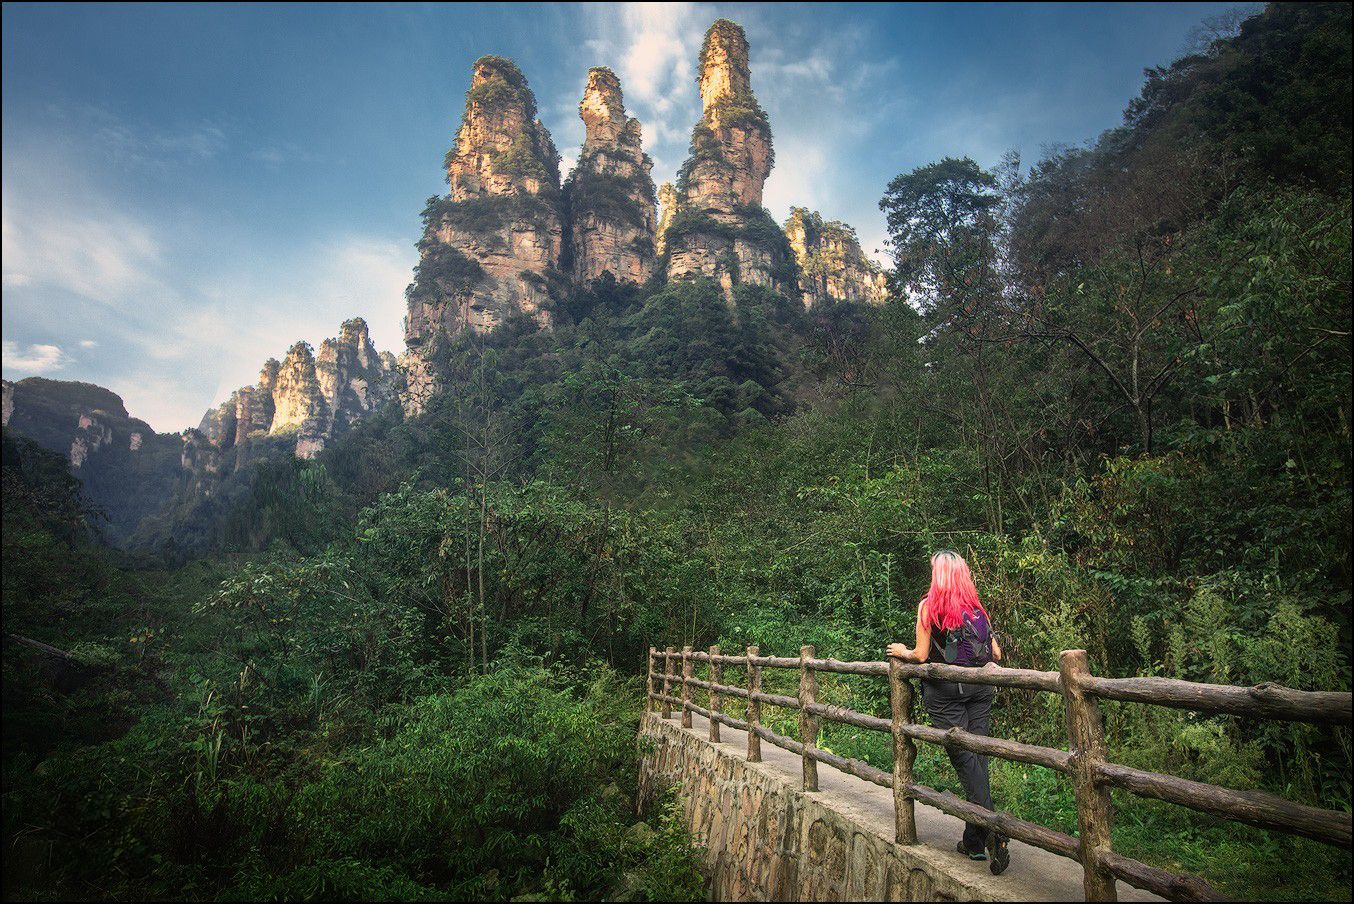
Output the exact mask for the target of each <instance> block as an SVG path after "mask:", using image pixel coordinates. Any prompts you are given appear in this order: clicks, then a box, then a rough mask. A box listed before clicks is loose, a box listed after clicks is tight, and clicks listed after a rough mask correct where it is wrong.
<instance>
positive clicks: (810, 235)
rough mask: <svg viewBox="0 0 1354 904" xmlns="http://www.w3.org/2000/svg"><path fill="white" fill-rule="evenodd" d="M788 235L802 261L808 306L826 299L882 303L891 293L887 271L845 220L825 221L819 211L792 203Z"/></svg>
mask: <svg viewBox="0 0 1354 904" xmlns="http://www.w3.org/2000/svg"><path fill="white" fill-rule="evenodd" d="M785 237H786V238H787V239H789V241H790V247H791V249H793V250H794V254H795V260H796V261H797V262H798V264H799V291H800V297H801V298H803V300H804V306H805V307H809V306H811V305H814V304H818V303H820V302H827V301H860V302H865V303H867V304H883V303H884V300H885V299H886V298H887V297H888V281H887V279H886V278H885V276H884V271H883V270H882V269H880V267H879V265H878V264H876V263H875V262H874V261H872V260H870V259H869V258H868V257H866V256H865V252H864V251H863V250H862V249H861V247H860V240H859V239H858V238H856V231H855V230H854V229H852V228H851V227H850V226H848V225H846V224H845V223H842V222H839V221H836V220H828V221H824V220H823V218H822V216H821V215H820V214H819V213H818V212H816V211H810V210H808V209H807V208H804V207H792V208H790V219H789V220H787V221H786V223H785Z"/></svg>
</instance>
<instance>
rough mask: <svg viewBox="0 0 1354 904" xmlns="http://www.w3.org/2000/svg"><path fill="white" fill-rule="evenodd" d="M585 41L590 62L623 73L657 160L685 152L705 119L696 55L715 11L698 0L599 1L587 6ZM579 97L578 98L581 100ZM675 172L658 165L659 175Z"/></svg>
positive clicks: (629, 101) (628, 99)
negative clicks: (696, 1)
mask: <svg viewBox="0 0 1354 904" xmlns="http://www.w3.org/2000/svg"><path fill="white" fill-rule="evenodd" d="M587 9H588V12H589V14H590V21H589V26H588V31H589V32H590V33H591V34H594V35H596V37H594V38H591V39H589V40H588V41H586V42H584V43H583V44H582V45H581V48H582V50H583V53H584V54H585V57H583V58H581V59H580V60H579V62H580V63H581V64H583V65H587V66H610V67H611V68H612V69H614V70H616V74H617V75H619V76H620V79H621V90H622V91H623V92H624V94H625V106H626V111H627V112H628V113H629V114H630V115H631V116H634V117H636V118H638V119H639V120H640V123H641V128H642V129H643V134H644V147H645V150H647V151H648V152H649V153H650V155H652V156H653V157H654V158H655V160H657V159H658V158H660V157H662V158H665V159H674V158H677V159H680V158H682V157H684V156H685V152H686V145H687V140H688V138H689V136H690V134H691V126H692V125H693V124H695V122H696V121H697V120H698V119H700V95H699V92H698V91H697V89H696V61H697V58H698V57H699V55H700V46H701V41H702V40H704V36H705V29H706V28H707V27H709V25H710V23H711V22H713V21H714V19H715V14H714V13H713V12H711V11H709V10H708V9H706V8H704V7H703V6H701V5H698V4H694V3H622V4H599V5H594V6H590V7H588V8H587ZM575 103H576V101H575ZM670 178H672V176H671V174H670V173H668V172H666V171H665V169H664V168H663V167H660V166H657V165H655V167H654V179H655V181H658V182H662V181H664V180H665V179H670Z"/></svg>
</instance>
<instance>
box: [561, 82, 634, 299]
mask: <svg viewBox="0 0 1354 904" xmlns="http://www.w3.org/2000/svg"><path fill="white" fill-rule="evenodd" d="M578 113H579V115H580V116H581V117H582V118H583V126H584V128H585V130H586V135H585V138H584V139H583V148H582V150H581V151H580V153H579V155H578V164H577V166H576V167H575V168H574V171H573V174H572V175H571V176H570V178H569V181H568V182H566V183H565V185H564V195H565V198H566V202H567V205H568V209H569V221H570V223H569V225H570V245H571V251H572V252H573V265H572V267H571V268H570V272H571V274H572V276H573V278H574V280H575V281H577V282H579V283H587V282H591V281H592V280H594V279H596V278H597V277H599V276H601V275H602V274H603V273H605V272H607V271H610V272H611V274H612V275H613V276H614V277H616V279H618V280H628V281H630V282H637V283H640V282H644V281H645V280H647V279H648V278H649V277H650V276H651V275H652V274H653V271H654V265H655V262H656V260H657V255H656V252H655V250H654V233H655V227H656V221H657V213H656V210H655V207H654V205H655V200H656V199H655V196H654V184H653V179H652V177H651V176H650V175H649V173H650V171H651V170H652V169H653V161H652V160H650V159H649V155H648V154H645V153H644V148H643V145H642V140H641V134H640V124H639V120H638V119H632V118H630V117H627V116H626V115H625V103H624V100H623V97H622V94H621V83H620V79H618V78H617V77H616V74H615V73H614V72H612V71H611V70H610V69H607V68H605V67H597V68H594V69H590V70H589V71H588V84H587V87H586V88H585V89H584V91H583V100H582V101H581V102H580V103H579V105H578Z"/></svg>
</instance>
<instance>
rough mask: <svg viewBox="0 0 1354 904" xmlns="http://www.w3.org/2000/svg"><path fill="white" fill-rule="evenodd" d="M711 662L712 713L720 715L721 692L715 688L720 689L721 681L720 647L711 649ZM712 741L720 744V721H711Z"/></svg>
mask: <svg viewBox="0 0 1354 904" xmlns="http://www.w3.org/2000/svg"><path fill="white" fill-rule="evenodd" d="M709 662H710V681H709V689H710V712H712V713H718V712H721V711H722V710H721V709H720V699H719V691H717V690H715V688H717V687H719V679H720V674H719V673H720V666H719V646H718V645H716V646H713V647H711V648H710V660H709ZM710 740H711V742H713V743H715V744H718V743H719V720H718V719H711V720H710Z"/></svg>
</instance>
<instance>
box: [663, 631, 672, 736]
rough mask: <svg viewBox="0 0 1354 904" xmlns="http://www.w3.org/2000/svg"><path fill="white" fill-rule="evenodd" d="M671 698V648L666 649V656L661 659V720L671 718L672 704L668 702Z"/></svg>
mask: <svg viewBox="0 0 1354 904" xmlns="http://www.w3.org/2000/svg"><path fill="white" fill-rule="evenodd" d="M671 696H672V647H668V651H667V654H666V655H665V656H664V657H663V718H664V719H671V718H672V703H671V702H670V701H669V700H668V698H669V697H671Z"/></svg>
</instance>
